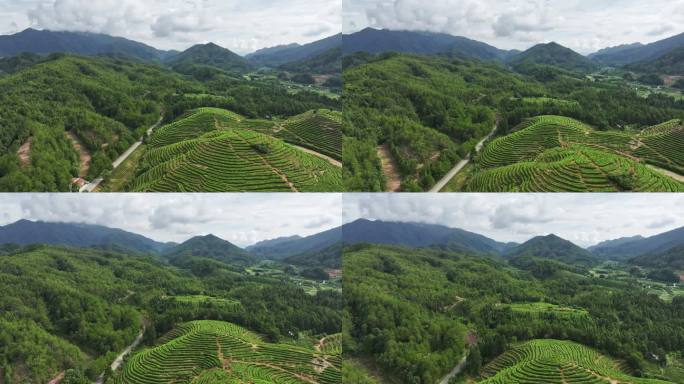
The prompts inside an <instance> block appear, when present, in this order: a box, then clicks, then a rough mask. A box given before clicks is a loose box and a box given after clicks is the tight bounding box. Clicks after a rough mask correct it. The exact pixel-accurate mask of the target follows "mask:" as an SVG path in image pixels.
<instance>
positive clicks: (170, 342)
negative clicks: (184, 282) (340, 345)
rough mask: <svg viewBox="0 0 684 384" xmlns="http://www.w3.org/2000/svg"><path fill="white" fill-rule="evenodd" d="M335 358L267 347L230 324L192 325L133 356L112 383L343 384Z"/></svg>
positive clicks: (206, 322) (289, 347) (292, 348)
mask: <svg viewBox="0 0 684 384" xmlns="http://www.w3.org/2000/svg"><path fill="white" fill-rule="evenodd" d="M332 352H335V351H329V350H323V351H321V352H317V351H315V350H314V349H307V348H302V347H296V346H292V345H285V344H271V343H266V342H264V341H263V340H261V338H259V337H258V336H257V335H255V334H253V333H251V332H249V331H247V330H246V329H244V328H242V327H239V326H237V325H234V324H231V323H226V322H221V321H209V320H200V321H192V322H189V323H186V324H183V325H182V326H180V327H178V328H177V329H175V330H174V331H172V332H170V333H169V334H167V335H165V336H164V337H163V338H162V339H161V340H160V342H159V343H158V345H157V346H156V347H154V348H149V349H145V350H142V351H140V352H138V353H136V354H135V355H133V356H132V357H131V358H130V359H129V360H128V362H126V364H125V365H124V367H123V370H122V371H121V373H120V374H119V375H118V376H117V377H116V378H115V379H114V383H115V384H124V383H126V384H137V383H141V384H152V383H177V384H181V383H189V384H218V383H254V384H266V383H277V384H298V383H307V384H312V383H314V384H315V383H320V384H333V383H341V379H342V378H341V367H342V359H341V355H340V354H339V353H332Z"/></svg>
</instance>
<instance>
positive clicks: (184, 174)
mask: <svg viewBox="0 0 684 384" xmlns="http://www.w3.org/2000/svg"><path fill="white" fill-rule="evenodd" d="M250 125H251V124H250V122H249V121H247V120H245V119H244V118H243V117H241V116H238V115H236V114H234V113H232V112H229V111H226V110H220V109H215V108H200V109H197V110H194V111H192V112H190V113H189V114H188V115H187V116H185V117H183V118H181V119H179V120H177V121H175V122H173V123H171V124H169V125H166V126H164V127H161V128H160V129H158V130H157V131H156V132H155V134H154V135H153V137H152V138H151V140H150V144H149V147H148V151H147V153H146V154H145V156H144V157H143V159H142V160H141V164H140V166H139V171H138V176H137V177H136V179H135V180H134V181H133V183H132V187H131V189H132V190H134V191H158V192H170V191H178V192H185V191H188V192H189V191H207V192H230V191H264V192H265V191H272V192H278V191H280V192H293V191H294V192H297V191H301V192H319V191H339V190H341V188H342V186H341V185H342V180H341V170H340V169H339V168H338V167H336V166H334V165H333V164H331V163H330V162H329V161H327V160H325V159H322V158H320V157H318V156H316V155H313V154H310V153H307V152H305V151H302V150H300V149H298V148H295V147H293V146H291V145H289V144H287V143H285V142H284V141H282V140H280V139H277V138H275V137H272V136H268V135H265V134H262V133H259V132H257V131H255V130H253V129H249V128H243V127H248V126H250Z"/></svg>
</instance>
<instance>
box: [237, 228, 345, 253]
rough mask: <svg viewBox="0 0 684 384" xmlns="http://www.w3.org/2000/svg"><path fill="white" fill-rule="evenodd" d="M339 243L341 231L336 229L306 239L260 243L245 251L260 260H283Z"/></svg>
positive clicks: (295, 238) (290, 238)
mask: <svg viewBox="0 0 684 384" xmlns="http://www.w3.org/2000/svg"><path fill="white" fill-rule="evenodd" d="M341 242H342V230H341V228H339V227H337V228H333V229H329V230H327V231H323V232H320V233H317V234H314V235H311V236H307V237H301V236H290V237H281V238H277V239H272V240H266V241H261V242H259V243H256V244H253V245H250V246H249V247H247V248H245V250H246V251H248V252H250V253H251V254H253V255H254V256H255V257H258V258H261V259H270V260H284V259H287V258H290V257H295V256H300V255H307V254H308V255H310V254H312V253H316V252H319V251H323V250H325V249H328V248H330V247H333V246H335V245H336V244H339V243H341ZM341 257H342V256H341V254H340V258H341Z"/></svg>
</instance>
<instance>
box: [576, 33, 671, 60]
mask: <svg viewBox="0 0 684 384" xmlns="http://www.w3.org/2000/svg"><path fill="white" fill-rule="evenodd" d="M681 47H684V33H680V34H678V35H675V36H671V37H668V38H666V39H662V40H658V41H655V42H653V43H650V44H638V43H637V44H632V45H631V46H623V47H622V48H619V49H615V48H614V49H608V50H602V51H598V52H595V53H593V54H591V55H590V57H591V58H592V59H593V60H596V61H598V62H600V63H602V64H606V65H625V64H631V63H636V62H638V61H646V60H653V59H657V58H658V57H660V56H662V55H665V54H666V53H668V52H670V51H672V50H673V49H677V48H681Z"/></svg>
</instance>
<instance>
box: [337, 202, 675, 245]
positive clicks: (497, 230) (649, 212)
mask: <svg viewBox="0 0 684 384" xmlns="http://www.w3.org/2000/svg"><path fill="white" fill-rule="evenodd" d="M343 200H344V203H343V205H344V208H343V210H344V216H345V217H344V222H350V221H353V220H356V219H358V218H366V219H374V220H387V221H414V222H422V223H430V224H442V225H446V226H449V227H452V228H462V229H465V230H468V231H472V232H476V233H480V234H482V235H485V236H487V237H490V238H492V239H494V240H498V241H516V242H523V241H526V240H528V239H530V238H532V237H534V236H538V235H547V234H550V233H554V234H556V235H558V236H560V237H563V238H565V239H567V240H570V241H572V242H574V243H575V244H577V245H580V246H584V247H586V246H589V245H593V244H596V243H598V242H600V241H603V240H610V239H615V238H619V237H623V236H634V235H643V236H650V235H655V234H658V233H662V232H666V231H668V230H671V229H674V228H678V227H681V226H684V196H683V195H681V194H655V193H649V194H627V193H623V194H619V195H618V194H593V193H589V194H519V193H509V194H485V193H480V194H477V193H475V194H426V193H422V194H345V195H344V197H343Z"/></svg>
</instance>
